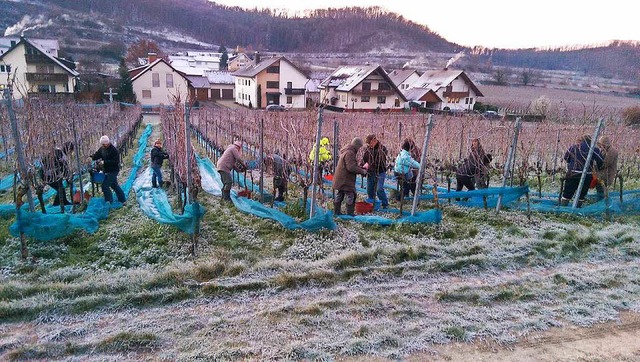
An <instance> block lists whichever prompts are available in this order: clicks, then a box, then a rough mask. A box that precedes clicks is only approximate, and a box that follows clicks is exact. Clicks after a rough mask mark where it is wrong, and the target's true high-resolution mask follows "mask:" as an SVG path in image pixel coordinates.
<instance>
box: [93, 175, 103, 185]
mask: <svg viewBox="0 0 640 362" xmlns="http://www.w3.org/2000/svg"><path fill="white" fill-rule="evenodd" d="M91 182H93V183H94V184H101V183H103V182H104V173H102V172H94V173H92V174H91Z"/></svg>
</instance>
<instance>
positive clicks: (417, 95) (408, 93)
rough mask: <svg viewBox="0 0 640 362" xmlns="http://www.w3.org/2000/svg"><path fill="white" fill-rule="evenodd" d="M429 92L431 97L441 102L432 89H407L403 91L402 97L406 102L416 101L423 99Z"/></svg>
mask: <svg viewBox="0 0 640 362" xmlns="http://www.w3.org/2000/svg"><path fill="white" fill-rule="evenodd" d="M429 92H431V93H433V96H434V97H435V98H436V99H438V100H440V101H442V99H441V98H440V97H439V96H438V95H437V94H436V93H435V92H434V91H433V90H432V89H427V88H409V89H407V90H405V91H404V96H405V97H406V98H407V100H408V101H417V100H419V99H421V98H422V97H424V96H425V95H426V94H427V93H429Z"/></svg>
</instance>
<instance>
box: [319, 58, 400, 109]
mask: <svg viewBox="0 0 640 362" xmlns="http://www.w3.org/2000/svg"><path fill="white" fill-rule="evenodd" d="M319 88H320V99H321V102H322V103H323V104H325V106H326V107H327V108H328V109H333V110H336V111H347V112H363V111H368V112H371V111H400V110H402V109H404V103H405V102H406V98H405V96H404V95H403V94H402V92H401V91H400V90H399V89H398V87H397V86H396V85H395V84H394V83H393V81H392V80H391V79H390V78H389V75H387V72H385V70H384V69H382V67H381V66H380V65H364V66H344V67H340V68H338V69H337V70H336V71H334V72H333V73H332V74H331V75H330V76H329V77H327V78H326V79H325V80H323V81H322V83H320V86H319Z"/></svg>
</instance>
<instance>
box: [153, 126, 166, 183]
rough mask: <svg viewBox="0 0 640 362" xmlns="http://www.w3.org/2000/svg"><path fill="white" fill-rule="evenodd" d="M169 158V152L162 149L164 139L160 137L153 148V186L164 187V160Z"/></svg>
mask: <svg viewBox="0 0 640 362" xmlns="http://www.w3.org/2000/svg"><path fill="white" fill-rule="evenodd" d="M168 158H169V154H168V153H166V152H164V150H163V149H162V141H160V139H159V138H158V139H157V140H156V141H155V142H154V144H153V148H152V149H151V170H152V171H153V174H152V175H151V186H153V187H154V188H157V187H162V185H163V184H162V162H163V161H164V160H166V159H168Z"/></svg>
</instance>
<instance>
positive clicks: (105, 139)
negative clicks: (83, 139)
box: [100, 136, 111, 145]
mask: <svg viewBox="0 0 640 362" xmlns="http://www.w3.org/2000/svg"><path fill="white" fill-rule="evenodd" d="M109 143H111V141H109V137H107V136H102V137H100V144H101V145H108V144H109Z"/></svg>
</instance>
